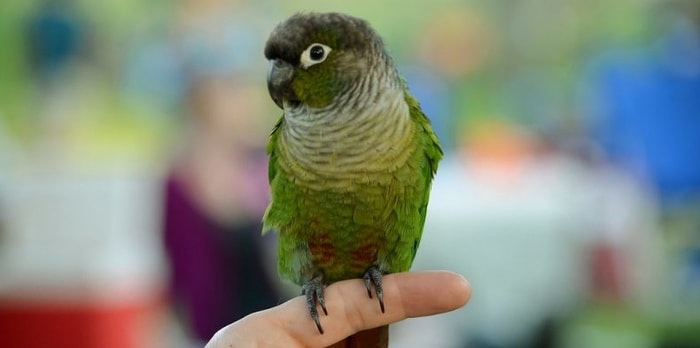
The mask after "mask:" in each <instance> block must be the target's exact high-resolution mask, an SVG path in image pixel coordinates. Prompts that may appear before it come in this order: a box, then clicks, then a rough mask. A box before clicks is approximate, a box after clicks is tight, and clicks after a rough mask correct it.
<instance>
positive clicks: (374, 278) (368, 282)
mask: <svg viewBox="0 0 700 348" xmlns="http://www.w3.org/2000/svg"><path fill="white" fill-rule="evenodd" d="M383 275H384V274H383V273H382V272H381V271H380V270H379V268H377V267H375V266H372V267H370V268H368V269H367V271H366V272H365V274H364V275H363V276H362V279H364V281H365V287H366V288H367V295H369V298H372V284H374V291H375V292H376V293H377V299H378V300H379V308H381V310H382V313H384V289H383V288H382V276H383Z"/></svg>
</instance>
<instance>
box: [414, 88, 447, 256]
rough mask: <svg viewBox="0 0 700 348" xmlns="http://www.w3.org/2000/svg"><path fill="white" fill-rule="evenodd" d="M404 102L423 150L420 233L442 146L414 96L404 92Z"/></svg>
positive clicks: (416, 246) (419, 211) (416, 245)
mask: <svg viewBox="0 0 700 348" xmlns="http://www.w3.org/2000/svg"><path fill="white" fill-rule="evenodd" d="M406 103H407V104H408V106H409V108H410V114H411V118H412V119H413V120H414V122H415V123H416V124H417V125H419V129H418V138H419V139H420V140H419V141H420V142H421V145H422V146H423V152H424V157H423V158H422V160H423V161H425V162H424V163H423V165H422V173H421V174H422V176H423V180H425V189H424V192H423V197H422V200H421V204H420V206H419V209H418V216H419V222H418V224H419V229H420V231H421V233H422V231H423V226H424V225H425V218H426V215H427V210H428V201H429V198H430V186H431V183H432V180H433V178H434V177H435V174H436V173H437V168H438V163H439V162H440V160H441V159H442V156H443V152H442V148H441V147H440V141H439V140H438V138H437V135H435V132H434V131H433V127H432V126H431V124H430V120H429V119H428V117H427V116H426V115H425V114H424V113H423V110H421V108H420V104H419V103H418V100H416V98H415V97H413V96H412V95H411V94H410V93H408V92H406ZM419 243H420V238H418V240H417V242H416V243H415V245H414V249H413V255H412V258H411V262H413V258H415V256H416V251H417V250H418V245H419Z"/></svg>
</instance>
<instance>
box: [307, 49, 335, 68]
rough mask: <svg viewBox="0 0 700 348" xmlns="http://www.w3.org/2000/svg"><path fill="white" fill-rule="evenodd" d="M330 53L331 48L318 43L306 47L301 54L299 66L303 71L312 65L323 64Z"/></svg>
mask: <svg viewBox="0 0 700 348" xmlns="http://www.w3.org/2000/svg"><path fill="white" fill-rule="evenodd" d="M330 52H331V48H330V47H328V46H326V45H324V44H320V43H314V44H311V45H310V46H309V47H307V48H306V49H305V50H304V52H302V53H301V59H300V61H301V66H302V67H303V68H304V69H307V68H308V67H310V66H312V65H316V64H318V63H321V62H323V61H324V60H326V58H328V54H329V53H330Z"/></svg>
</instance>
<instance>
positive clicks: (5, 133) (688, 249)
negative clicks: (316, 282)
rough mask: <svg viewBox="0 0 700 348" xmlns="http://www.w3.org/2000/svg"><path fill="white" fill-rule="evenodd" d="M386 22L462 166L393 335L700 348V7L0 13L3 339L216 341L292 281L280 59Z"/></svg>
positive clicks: (637, 3) (50, 6)
mask: <svg viewBox="0 0 700 348" xmlns="http://www.w3.org/2000/svg"><path fill="white" fill-rule="evenodd" d="M301 10H307V11H308V10H316V11H330V10H335V11H342V12H347V13H350V14H353V15H356V16H360V17H364V18H366V19H368V20H369V21H370V22H371V23H372V24H373V25H374V27H375V28H376V29H377V30H378V31H379V32H380V33H381V34H382V35H383V36H384V38H385V42H386V43H387V45H388V47H389V49H390V51H391V52H392V54H393V55H394V57H395V58H396V61H397V62H398V64H399V67H400V70H401V72H402V73H403V74H404V75H405V77H406V78H407V79H408V81H409V84H410V88H411V90H412V92H413V93H414V94H415V95H416V96H417V97H418V99H419V100H420V101H421V102H422V105H423V108H424V110H425V111H426V113H427V114H428V115H429V116H430V118H431V119H432V121H433V123H434V126H435V129H436V131H437V132H438V135H439V136H440V139H441V140H442V143H443V147H444V149H445V152H446V158H445V160H444V161H443V163H442V165H441V167H440V170H439V171H438V175H437V177H436V180H435V182H434V188H433V193H432V197H431V204H430V207H429V214H428V218H427V223H426V228H425V232H424V237H423V241H422V245H421V248H420V251H419V253H418V256H417V259H416V262H415V264H414V269H449V270H453V271H457V272H460V273H462V274H463V275H465V276H466V277H467V279H469V280H470V282H471V283H472V286H473V289H474V290H473V291H474V293H473V298H472V300H471V302H470V304H469V305H468V306H467V307H466V308H464V309H461V310H459V311H456V312H453V313H450V314H447V315H442V316H437V317H431V318H420V319H411V320H407V321H405V322H402V323H400V324H397V325H394V326H393V329H392V330H393V333H392V345H393V346H394V347H426V346H428V347H477V348H480V347H488V348H511V347H513V348H515V347H518V348H520V347H576V348H578V347H635V348H637V347H700V1H696V0H617V1H603V0H521V1H510V0H488V1H486V0H471V1H467V0H433V1H416V2H412V3H411V5H410V6H406V4H405V2H404V1H398V0H392V1H382V2H377V1H368V0H358V1H354V2H352V3H350V2H341V1H323V2H321V1H311V0H298V1H295V2H283V1H273V0H262V1H244V0H228V1H227V0H199V1H194V0H179V1H151V2H143V1H135V0H104V1H99V2H96V1H88V0H30V1H18V0H10V1H7V0H6V1H2V2H0V45H1V47H2V48H1V52H2V53H0V346H2V347H30V348H31V347H45V346H49V345H50V346H52V347H78V348H80V347H86V348H87V347H107V348H110V347H114V348H131V347H134V348H136V347H201V346H203V345H204V342H206V341H207V340H208V338H209V337H211V335H212V334H213V333H214V332H215V331H216V330H217V329H218V328H220V327H222V326H224V325H226V324H227V323H230V322H232V321H235V320H237V319H239V318H241V317H242V316H244V315H246V314H247V313H250V312H252V311H257V310H260V309H263V308H267V307H270V306H273V305H276V304H278V303H280V302H282V301H284V300H286V299H288V298H289V297H291V296H293V295H295V294H297V293H298V289H297V288H295V287H292V286H289V285H288V284H283V283H282V282H281V281H279V280H278V278H277V276H276V271H275V262H276V260H275V258H276V256H275V254H276V250H275V245H276V241H275V239H274V238H275V237H274V236H269V235H268V236H265V237H261V236H260V233H259V231H260V219H261V217H262V212H263V211H264V208H265V206H266V204H267V202H268V199H269V198H268V191H267V190H268V189H267V182H266V179H265V178H266V166H267V160H266V156H265V153H264V147H265V143H266V140H267V135H268V133H269V130H270V129H271V127H272V125H273V124H274V122H275V120H276V118H277V117H278V116H279V114H280V112H279V110H278V109H277V108H276V107H275V105H274V103H272V101H271V100H270V99H269V97H268V96H267V91H266V87H265V86H266V85H265V75H266V71H267V62H266V61H265V59H264V57H263V53H262V50H263V47H264V43H265V40H266V39H267V35H268V34H269V32H270V31H271V29H272V28H273V27H274V25H275V24H276V23H278V22H280V21H281V20H283V19H284V18H286V17H287V16H289V15H291V14H292V13H294V12H297V11H301Z"/></svg>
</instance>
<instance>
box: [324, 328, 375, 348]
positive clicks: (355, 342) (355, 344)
mask: <svg viewBox="0 0 700 348" xmlns="http://www.w3.org/2000/svg"><path fill="white" fill-rule="evenodd" d="M387 347H389V325H384V326H380V327H376V328H374V329H369V330H365V331H360V332H358V333H356V334H354V335H352V336H350V337H348V338H346V339H344V340H342V341H340V342H338V343H336V344H334V345H332V346H330V347H328V348H387Z"/></svg>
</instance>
